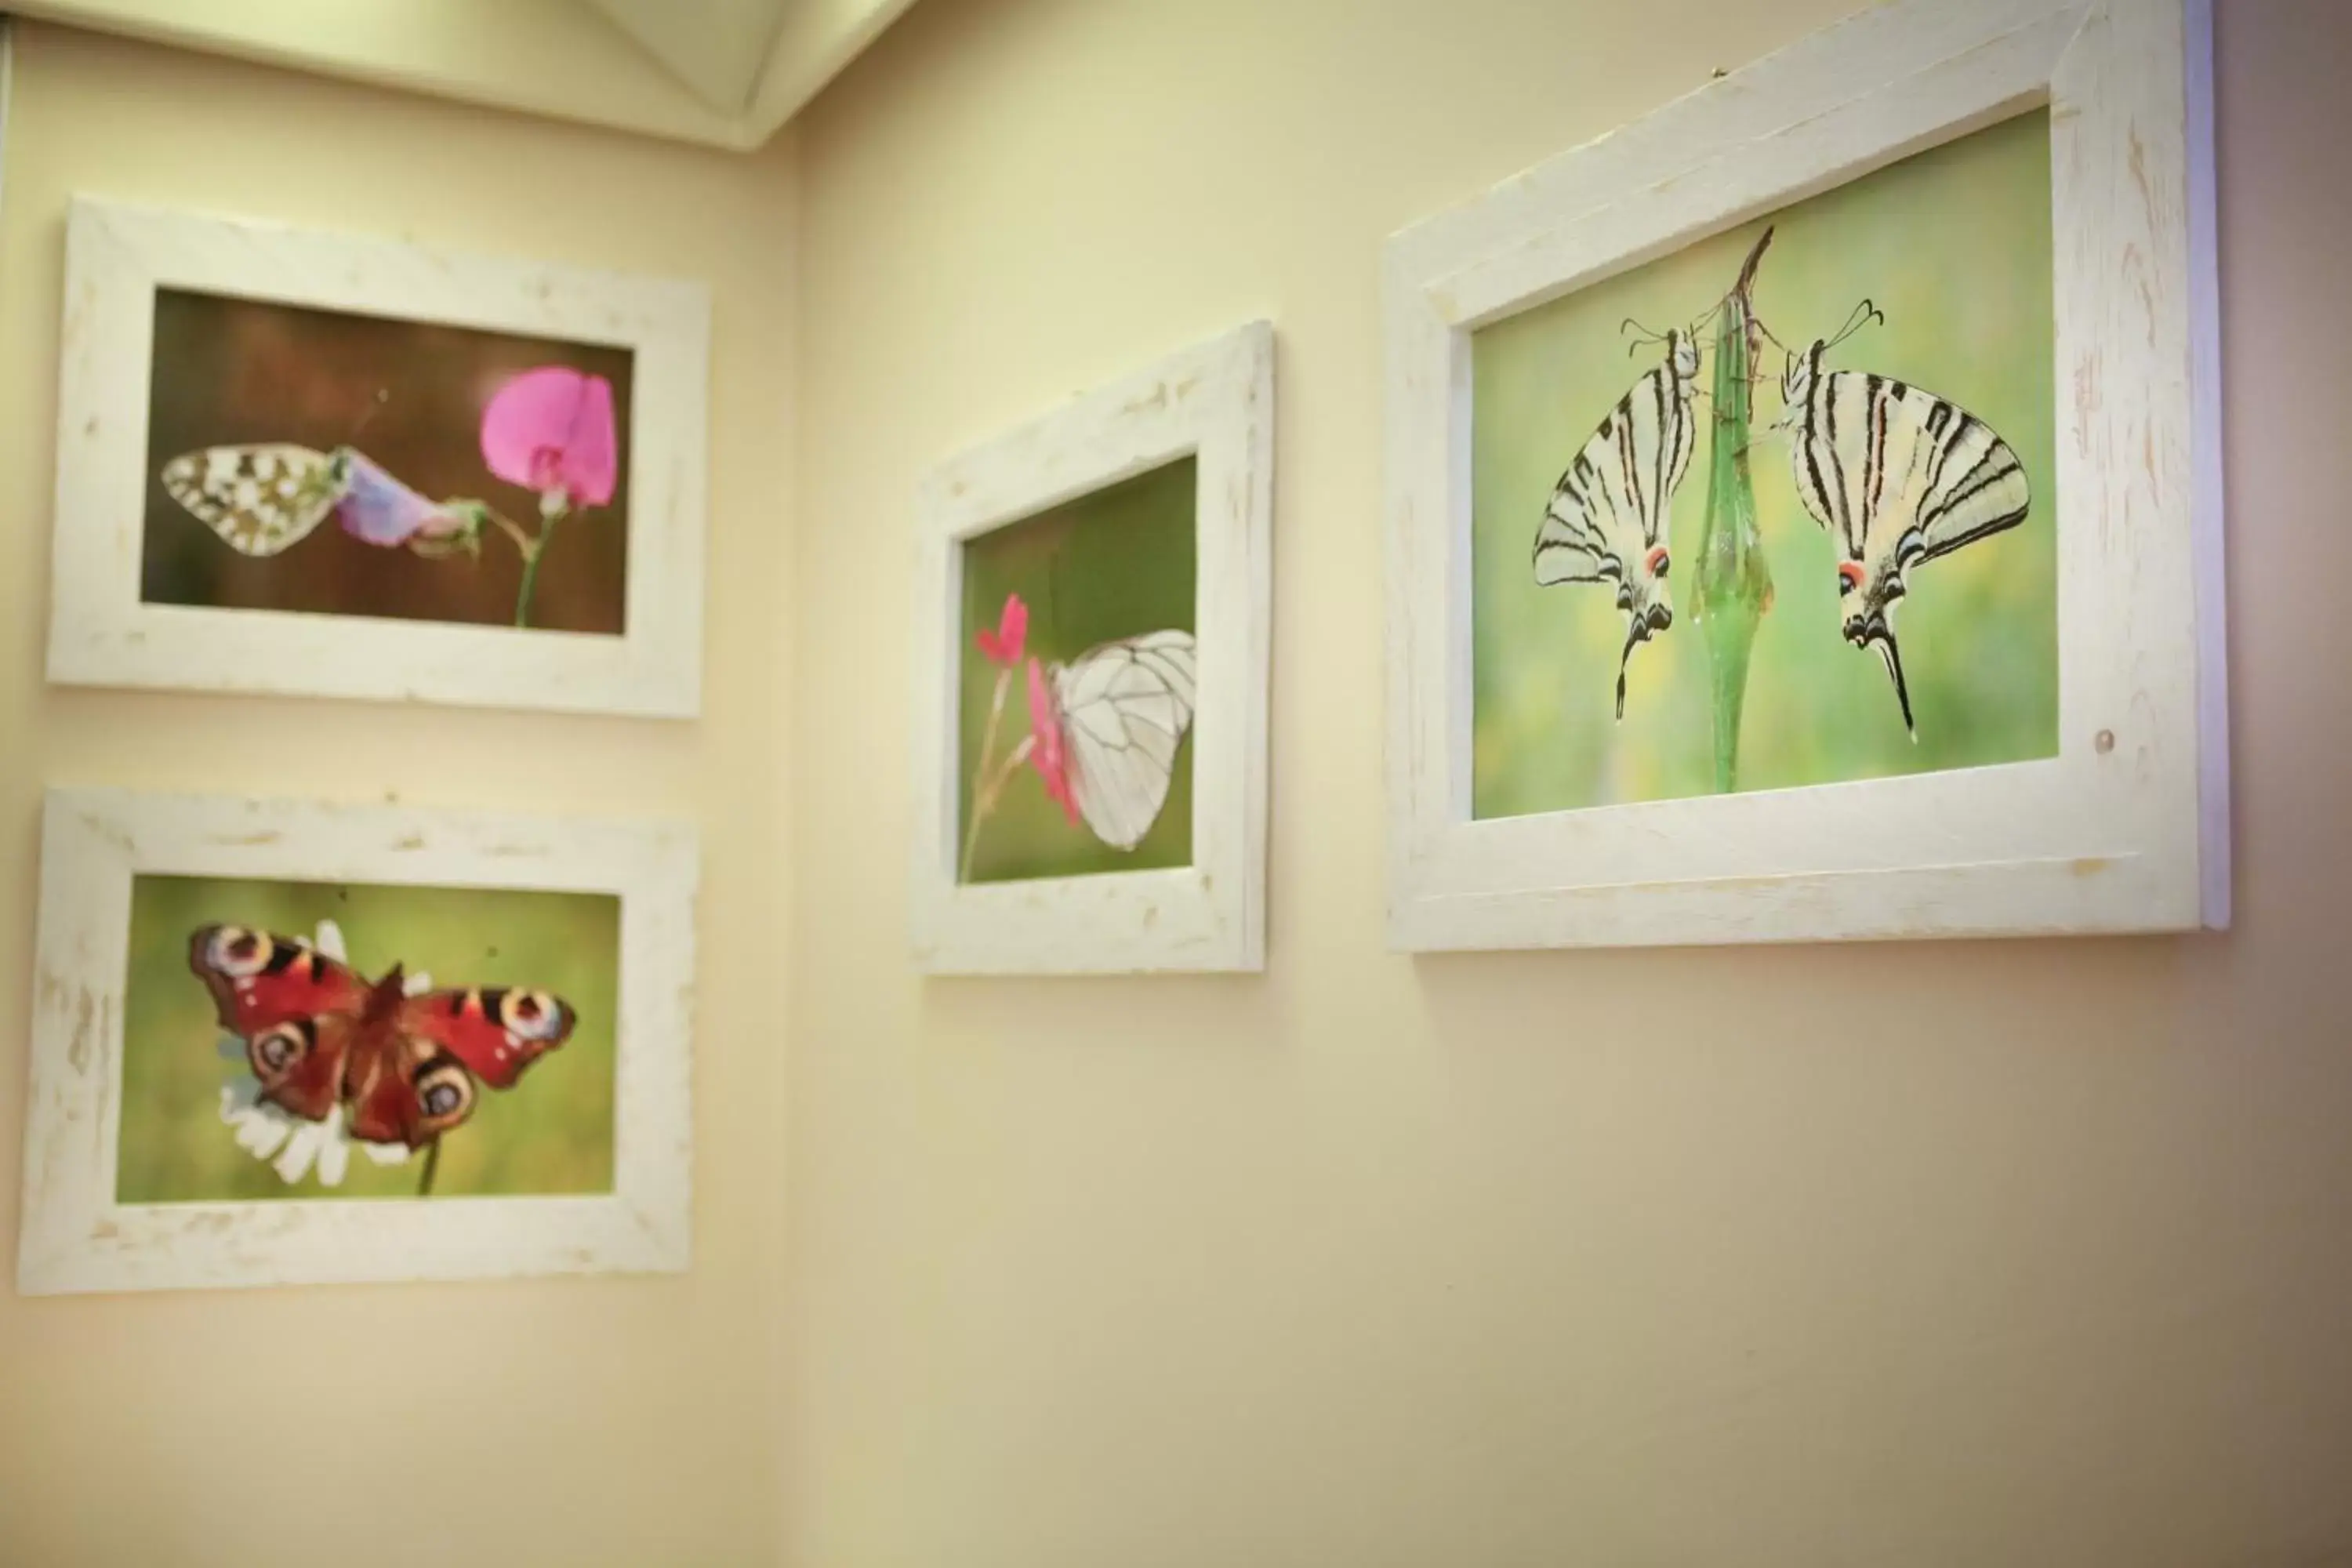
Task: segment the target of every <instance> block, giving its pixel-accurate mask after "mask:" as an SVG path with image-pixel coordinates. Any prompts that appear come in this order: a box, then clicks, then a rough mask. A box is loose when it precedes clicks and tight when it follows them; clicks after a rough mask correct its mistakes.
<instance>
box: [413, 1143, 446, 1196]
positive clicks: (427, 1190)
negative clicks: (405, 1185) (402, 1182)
mask: <svg viewBox="0 0 2352 1568" xmlns="http://www.w3.org/2000/svg"><path fill="white" fill-rule="evenodd" d="M440 1171H441V1140H439V1139H438V1138H436V1139H435V1140H433V1142H430V1143H427V1144H426V1145H425V1174H423V1175H422V1176H420V1177H418V1178H417V1181H416V1195H417V1196H418V1197H420V1198H429V1197H431V1196H432V1195H433V1178H434V1177H435V1176H436V1175H438V1174H439V1173H440Z"/></svg>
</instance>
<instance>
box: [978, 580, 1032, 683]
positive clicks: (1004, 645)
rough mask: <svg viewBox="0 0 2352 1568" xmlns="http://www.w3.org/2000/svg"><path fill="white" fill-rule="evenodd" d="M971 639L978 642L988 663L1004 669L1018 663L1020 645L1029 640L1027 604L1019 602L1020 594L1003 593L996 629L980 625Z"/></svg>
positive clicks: (1019, 659)
mask: <svg viewBox="0 0 2352 1568" xmlns="http://www.w3.org/2000/svg"><path fill="white" fill-rule="evenodd" d="M973 640H974V641H976V642H978V643H979V644H980V651H981V652H982V653H983V654H985V655H986V656H987V657H988V662H989V663H991V664H995V665H1002V666H1003V667H1004V668H1006V669H1011V668H1013V667H1014V666H1016V665H1018V664H1019V663H1020V662H1021V648H1022V645H1023V644H1024V643H1026V642H1027V641H1028V640H1029V606H1028V605H1024V604H1023V603H1022V602H1021V595H1018V594H1007V595H1004V614H1003V616H1002V617H1001V618H1000V619H999V620H998V621H997V623H996V629H995V630H994V631H990V630H989V629H988V628H987V627H985V626H982V628H981V629H980V631H979V633H978V635H977V636H976V637H974V639H973Z"/></svg>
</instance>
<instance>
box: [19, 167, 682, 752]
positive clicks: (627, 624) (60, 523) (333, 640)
mask: <svg viewBox="0 0 2352 1568" xmlns="http://www.w3.org/2000/svg"><path fill="white" fill-rule="evenodd" d="M65 271H66V296H65V318H64V325H63V329H62V336H61V353H62V363H61V365H60V367H59V372H58V458H57V460H58V473H57V516H56V522H55V530H54V535H55V541H56V543H55V561H54V579H53V587H52V592H51V603H50V612H49V613H50V622H49V660H48V673H49V679H51V680H54V681H58V682H60V683H62V684H67V685H79V686H129V687H162V688H168V689H183V690H204V691H242V692H263V693H268V694H271V695H278V696H298V695H299V696H312V697H353V698H367V699H374V700H386V701H417V702H441V703H453V704H461V705H467V706H481V707H493V708H521V709H554V710H572V711H578V712H592V713H620V714H631V715H637V716H644V717H652V718H672V719H684V718H692V717H694V716H695V715H697V714H698V712H699V711H700V710H701V675H702V595H703V530H704V509H705V505H706V500H705V492H706V487H707V484H708V478H707V474H706V471H705V470H706V467H707V454H706V449H705V443H706V440H707V435H706V428H705V426H706V423H707V418H708V403H709V337H710V296H709V289H707V288H706V287H705V286H704V285H702V284H700V283H695V282H686V281H677V280H671V279H650V278H632V277H623V276H620V275H618V274H612V273H602V272H589V271H583V270H580V269H577V268H562V267H552V266H547V265H544V264H541V263H537V262H531V261H522V260H515V259H509V258H489V257H478V256H464V255H457V254H454V253H451V252H448V251H443V250H437V249H429V248H426V247H422V246H415V245H405V244H402V243H399V242H397V241H394V240H389V239H376V238H363V237H356V236H351V235H340V234H329V233H322V232H319V231H315V230H309V229H297V228H289V227H283V226H278V225H274V224H266V223H258V222H250V221H245V220H240V219H232V218H226V217H214V216H198V215H195V214H192V213H181V212H169V211H163V210H158V209H154V208H148V207H140V206H130V205H121V204H119V203H115V202H110V201H101V200H97V199H94V198H91V197H88V196H79V197H76V198H75V200H74V202H73V204H72V207H71V210H70V213H69V215H68V218H67V223H66V268H65ZM163 288H168V289H185V290H190V291H194V292H198V293H206V294H215V295H226V296H234V297H237V298H242V299H248V300H262V301H266V302H268V303H271V304H280V305H298V306H305V307H309V308H311V309H315V310H340V311H344V312H348V313H352V314H358V315H366V316H375V317H383V318H388V319H392V320H395V321H417V322H427V323H433V324H438V325H448V326H458V327H469V328H474V329H477V330H479V331H492V332H507V333H513V334H516V335H520V336H525V337H537V338H551V339H556V340H559V341H562V342H585V343H597V344H605V345H610V346H613V347H617V348H625V349H627V350H629V351H630V352H631V354H632V361H633V363H632V370H631V390H632V396H631V404H630V441H629V453H628V468H627V478H628V502H629V505H628V529H629V542H628V580H627V584H626V588H625V608H624V631H623V634H622V635H620V636H618V637H612V636H601V635H589V634H584V633H578V632H563V631H552V630H546V629H542V628H537V627H534V628H530V629H527V630H524V629H517V628H515V627H511V626H473V625H459V624H454V623H449V622H442V621H424V620H395V619H389V618H376V617H371V616H339V615H323V614H321V615H312V614H300V613H292V612H286V611H277V610H237V609H225V608H215V607H211V606H200V605H155V604H148V603H145V602H144V601H142V599H141V597H140V563H141V544H142V535H143V532H144V530H145V527H146V505H147V496H148V474H147V471H146V470H147V457H148V454H147V413H148V391H149V377H150V374H151V370H152V365H151V355H152V347H153V342H154V322H155V293H156V290H157V289H163ZM600 525H606V526H609V524H608V523H605V522H604V520H600V519H596V518H593V517H591V518H588V519H585V520H583V521H581V522H579V523H577V524H575V526H578V527H594V526H600Z"/></svg>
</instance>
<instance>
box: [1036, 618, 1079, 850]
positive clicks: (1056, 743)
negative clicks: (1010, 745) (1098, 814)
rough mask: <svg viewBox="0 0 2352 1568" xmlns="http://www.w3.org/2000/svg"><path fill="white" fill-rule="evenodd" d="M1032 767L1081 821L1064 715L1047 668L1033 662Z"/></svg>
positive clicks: (1073, 817) (1068, 812) (1049, 792)
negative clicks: (1064, 741) (1057, 705)
mask: <svg viewBox="0 0 2352 1568" xmlns="http://www.w3.org/2000/svg"><path fill="white" fill-rule="evenodd" d="M1029 765H1030V766H1031V767H1033V768H1035V769H1036V770H1037V776H1038V777H1039V778H1041V779H1043V780H1045V794H1046V795H1049V796H1050V797H1052V798H1053V799H1055V800H1057V801H1059V802H1061V805H1062V810H1063V812H1064V813H1065V814H1066V815H1067V816H1068V817H1069V819H1070V821H1071V822H1072V823H1074V824H1075V823H1076V821H1077V820H1078V797H1077V795H1076V794H1075V793H1073V792H1072V790H1071V788H1070V763H1069V756H1068V754H1067V752H1065V751H1064V750H1063V744H1062V716H1061V714H1060V713H1058V712H1056V711H1055V709H1054V689H1053V687H1052V685H1051V684H1050V683H1048V682H1047V680H1046V679H1045V667H1044V666H1043V665H1041V664H1039V663H1038V662H1037V661H1036V660H1035V659H1034V658H1033V659H1031V660H1030V661H1029Z"/></svg>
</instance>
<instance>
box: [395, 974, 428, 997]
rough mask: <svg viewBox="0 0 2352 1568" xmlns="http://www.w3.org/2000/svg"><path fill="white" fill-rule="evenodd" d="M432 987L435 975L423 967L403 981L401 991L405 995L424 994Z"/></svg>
mask: <svg viewBox="0 0 2352 1568" xmlns="http://www.w3.org/2000/svg"><path fill="white" fill-rule="evenodd" d="M432 989H433V976H431V975H430V974H427V973H425V971H424V970H421V969H420V970H418V971H417V972H416V973H414V974H412V975H410V976H409V977H408V978H407V979H406V980H404V981H402V982H401V993H402V994H404V995H408V996H422V995H424V994H425V993H426V992H427V991H430V990H432Z"/></svg>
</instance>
